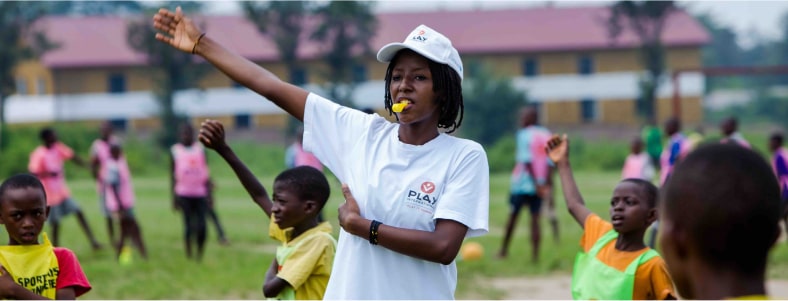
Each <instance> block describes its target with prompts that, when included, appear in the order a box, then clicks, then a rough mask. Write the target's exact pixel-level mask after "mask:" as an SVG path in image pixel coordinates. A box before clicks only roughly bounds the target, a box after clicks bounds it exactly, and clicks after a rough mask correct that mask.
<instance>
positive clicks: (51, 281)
mask: <svg viewBox="0 0 788 301" xmlns="http://www.w3.org/2000/svg"><path fill="white" fill-rule="evenodd" d="M41 236H42V237H43V238H42V239H43V243H41V244H38V245H27V246H0V264H2V265H3V267H5V269H6V271H8V272H9V273H11V278H13V279H14V281H16V282H17V283H19V285H21V286H23V287H25V288H26V289H29V290H30V291H32V292H34V293H36V294H38V295H41V296H44V297H47V298H49V299H56V298H55V297H56V292H57V276H58V274H59V273H60V269H59V267H58V263H57V257H56V256H55V251H54V248H53V247H52V244H51V243H50V242H49V238H48V237H47V234H46V233H42V235H41Z"/></svg>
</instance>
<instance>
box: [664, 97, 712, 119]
mask: <svg viewBox="0 0 788 301" xmlns="http://www.w3.org/2000/svg"><path fill="white" fill-rule="evenodd" d="M671 116H673V99H672V98H660V99H659V100H658V101H657V120H659V121H660V123H661V122H662V121H665V120H667V119H668V118H670V117H671ZM702 121H703V99H702V98H700V97H682V99H681V122H682V123H683V124H684V125H691V124H698V123H700V122H702Z"/></svg>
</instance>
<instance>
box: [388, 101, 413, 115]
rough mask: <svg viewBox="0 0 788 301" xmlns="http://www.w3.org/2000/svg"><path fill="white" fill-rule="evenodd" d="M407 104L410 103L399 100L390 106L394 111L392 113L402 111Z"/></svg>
mask: <svg viewBox="0 0 788 301" xmlns="http://www.w3.org/2000/svg"><path fill="white" fill-rule="evenodd" d="M408 104H410V101H407V100H403V101H400V102H398V103H395V104H393V105H392V106H391V110H392V111H394V113H400V112H402V110H403V109H405V107H406V106H408Z"/></svg>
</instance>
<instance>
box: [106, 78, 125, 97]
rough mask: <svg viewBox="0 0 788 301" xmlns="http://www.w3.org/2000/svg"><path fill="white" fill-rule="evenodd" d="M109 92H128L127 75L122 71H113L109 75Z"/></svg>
mask: <svg viewBox="0 0 788 301" xmlns="http://www.w3.org/2000/svg"><path fill="white" fill-rule="evenodd" d="M107 90H109V93H123V92H126V76H124V75H123V74H121V73H113V74H110V75H109V89H107Z"/></svg>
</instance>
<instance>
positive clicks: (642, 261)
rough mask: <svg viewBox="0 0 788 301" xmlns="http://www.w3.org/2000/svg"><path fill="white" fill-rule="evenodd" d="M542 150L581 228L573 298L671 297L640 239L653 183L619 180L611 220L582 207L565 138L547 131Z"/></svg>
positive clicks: (653, 198)
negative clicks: (559, 177)
mask: <svg viewBox="0 0 788 301" xmlns="http://www.w3.org/2000/svg"><path fill="white" fill-rule="evenodd" d="M546 150H547V151H548V155H549V156H550V159H551V160H553V162H555V163H556V165H557V166H558V174H559V175H560V176H561V184H562V187H563V193H564V199H566V207H567V208H568V209H569V212H570V213H571V214H572V216H573V217H574V218H575V220H576V221H577V222H578V223H579V224H580V227H582V228H583V229H584V231H583V237H582V238H581V239H580V245H581V246H582V248H583V251H582V252H581V253H580V254H578V256H577V259H576V261H575V267H574V269H573V272H572V296H573V297H574V298H575V299H576V300H591V299H594V300H621V299H632V300H668V299H675V298H676V297H675V294H674V293H673V283H672V280H671V279H670V276H669V275H668V273H667V268H666V267H665V262H664V261H662V258H661V257H660V256H659V254H658V253H657V252H656V251H655V250H653V249H651V248H649V247H647V246H646V245H645V244H644V243H643V235H644V234H645V232H646V229H647V228H648V226H649V225H651V223H652V222H654V220H655V219H656V218H657V211H656V209H655V207H656V202H657V188H656V187H655V186H654V185H653V184H651V183H650V182H648V181H645V180H642V179H624V180H622V181H621V182H619V183H618V185H616V188H615V189H614V190H613V196H612V197H611V200H610V217H611V221H612V223H610V222H607V221H604V220H602V219H601V218H600V217H599V216H598V215H596V214H594V213H592V212H591V211H590V210H588V208H587V207H586V206H585V203H584V201H583V197H582V196H581V195H580V191H579V190H578V188H577V184H576V183H575V180H574V176H573V175H572V168H571V167H570V165H569V140H568V139H567V138H566V135H564V136H563V138H560V137H558V136H553V138H552V139H550V141H548V142H547V146H546Z"/></svg>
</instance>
